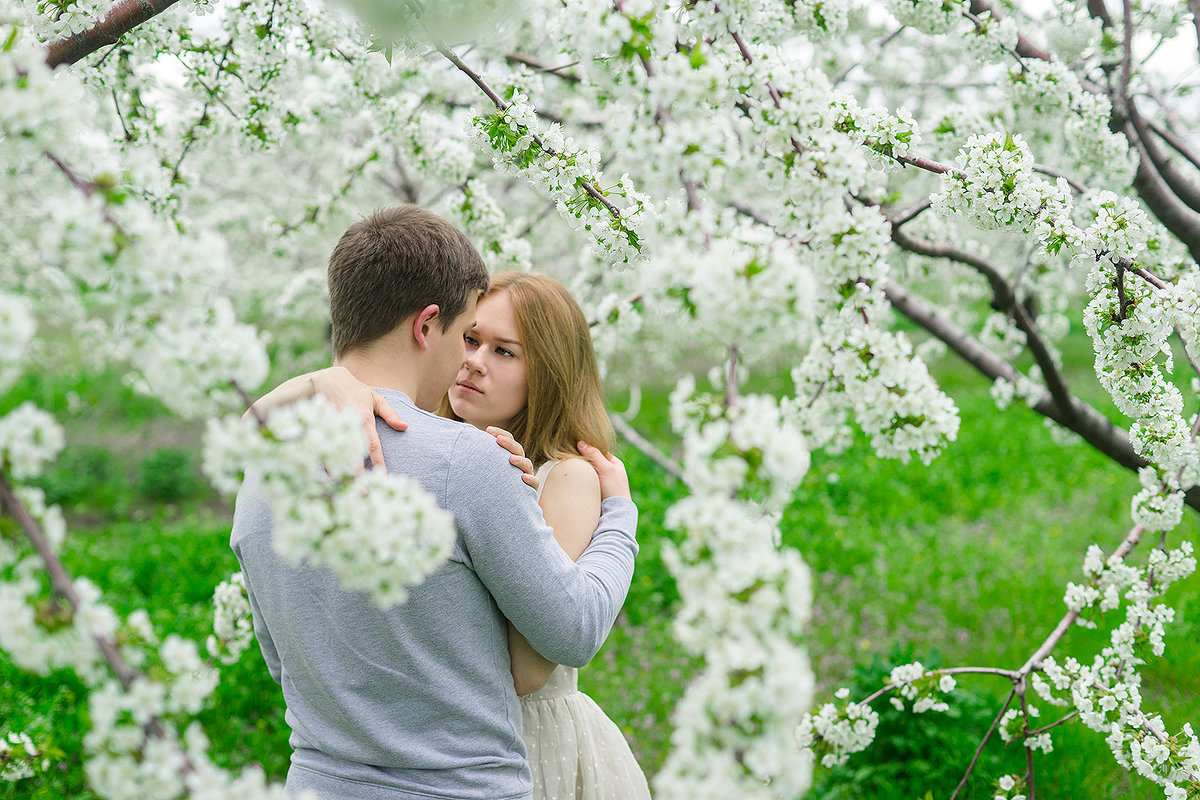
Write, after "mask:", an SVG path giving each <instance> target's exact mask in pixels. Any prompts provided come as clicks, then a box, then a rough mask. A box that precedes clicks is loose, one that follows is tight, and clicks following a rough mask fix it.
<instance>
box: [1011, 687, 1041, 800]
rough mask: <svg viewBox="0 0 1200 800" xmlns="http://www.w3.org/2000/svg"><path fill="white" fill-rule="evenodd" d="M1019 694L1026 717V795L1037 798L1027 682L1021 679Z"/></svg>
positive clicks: (1022, 714) (1032, 799)
mask: <svg viewBox="0 0 1200 800" xmlns="http://www.w3.org/2000/svg"><path fill="white" fill-rule="evenodd" d="M1016 689H1017V696H1018V697H1020V698H1021V716H1022V717H1024V718H1025V733H1026V739H1025V742H1026V745H1025V796H1026V797H1027V798H1029V800H1035V798H1036V797H1037V794H1036V792H1035V790H1034V786H1033V748H1032V747H1030V746H1029V744H1028V742H1029V738H1028V734H1029V705H1028V704H1027V703H1026V702H1025V682H1024V681H1021V682H1020V683H1018V684H1017V686H1016Z"/></svg>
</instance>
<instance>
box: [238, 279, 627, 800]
mask: <svg viewBox="0 0 1200 800" xmlns="http://www.w3.org/2000/svg"><path fill="white" fill-rule="evenodd" d="M475 319H476V324H475V327H474V328H472V329H471V331H470V332H469V333H468V334H467V336H466V350H467V356H466V361H465V363H464V364H463V366H462V368H461V369H460V370H459V373H458V377H457V379H456V381H455V383H454V385H453V386H452V387H451V389H450V391H449V393H448V395H447V396H446V398H445V400H444V401H443V403H442V409H441V411H442V414H443V415H444V416H449V417H453V418H455V419H459V420H462V421H464V422H467V423H469V424H471V425H474V426H476V427H478V428H481V429H485V430H487V431H488V432H490V433H492V434H493V435H495V436H497V439H498V440H499V441H500V442H501V443H502V444H505V446H507V447H509V449H512V450H514V455H513V461H514V463H518V462H520V461H522V459H521V453H520V446H518V445H515V444H513V440H515V441H516V442H520V443H521V444H523V445H524V455H525V456H526V457H527V458H528V459H529V461H530V462H532V465H533V466H535V467H536V468H537V471H536V477H537V479H538V480H537V483H538V484H539V490H538V501H539V503H540V505H541V507H542V512H543V514H544V516H545V518H546V522H547V523H548V524H549V525H550V526H551V527H552V528H553V529H554V538H555V539H556V540H557V541H558V543H559V545H560V546H561V547H562V548H563V550H564V551H566V553H567V555H569V556H570V557H571V558H572V559H578V558H579V556H580V555H581V554H582V553H583V551H584V550H585V549H586V548H587V546H588V543H589V542H590V541H591V535H592V532H593V531H594V530H595V527H596V523H597V521H598V520H599V518H600V483H599V478H598V477H597V475H596V472H595V470H594V469H593V468H592V467H591V465H590V464H589V463H588V462H587V461H585V460H584V459H581V458H580V457H579V455H578V450H577V449H576V446H577V444H578V443H581V442H582V443H584V444H585V445H586V446H590V447H594V448H598V449H600V450H601V451H603V452H604V453H609V452H611V451H612V440H613V432H612V426H611V424H610V423H609V421H608V416H607V413H606V412H605V409H604V402H603V397H602V391H601V388H600V375H599V370H598V369H597V366H596V356H595V352H594V351H593V349H592V342H591V337H590V334H589V332H588V324H587V320H586V319H585V317H584V315H583V311H582V310H581V309H580V308H579V304H578V303H577V302H575V299H574V298H573V297H571V295H570V293H569V292H568V291H567V290H566V288H565V287H564V286H563V285H562V284H560V283H559V282H558V281H555V280H554V279H552V278H549V277H546V276H544V275H533V274H529V273H523V272H505V273H501V274H499V275H497V276H495V277H494V278H493V280H492V284H491V288H490V289H489V290H488V292H487V294H486V295H485V296H484V297H483V298H482V299H481V300H480V301H479V305H478V307H477V309H476V314H475ZM296 380H297V379H293V381H289V384H293V386H295V384H294V382H295V381H296ZM300 380H301V383H302V384H303V386H305V387H309V388H308V389H307V391H310V392H317V393H321V394H327V395H330V396H333V397H348V396H351V395H354V394H360V395H361V393H362V392H363V387H362V385H361V384H358V382H357V381H356V380H354V378H353V377H351V376H350V374H349V373H348V372H346V371H344V370H334V371H329V372H321V373H315V374H314V375H313V376H310V377H309V378H307V379H303V378H302V379H300ZM350 384H353V385H350ZM288 394H290V395H291V396H292V397H294V396H295V392H294V391H293V392H289V393H288ZM264 400H268V403H267V405H268V406H269V405H273V404H274V403H273V402H270V401H269V398H264ZM261 404H263V401H261V400H260V401H259V403H257V404H256V406H259V407H261ZM381 404H382V406H384V407H386V403H382V401H380V402H378V403H376V408H377V410H379V411H382V412H384V413H382V414H381V416H383V417H384V418H385V419H387V421H388V422H389V424H393V426H396V424H397V421H396V420H395V419H394V418H395V414H394V412H391V409H390V407H389V408H386V410H385V409H384V408H380V405H381ZM388 412H391V413H390V417H392V418H391V419H388V416H389V413H388ZM371 427H372V429H373V427H374V426H373V424H372V425H371ZM510 431H511V433H509V432H510ZM508 633H509V654H510V657H511V662H512V674H513V683H514V685H515V687H516V690H517V694H518V695H520V696H521V709H522V717H523V722H524V739H525V744H526V750H527V752H528V759H529V765H530V769H531V770H532V772H533V783H534V795H533V796H534V798H535V800H570V798H575V800H643V799H645V800H648V798H649V796H650V793H649V790H648V788H647V786H646V778H645V776H644V775H643V774H642V771H641V769H640V768H639V767H638V765H637V761H636V760H635V759H634V757H633V754H632V752H631V751H630V749H629V745H628V744H627V743H626V741H625V738H624V737H623V736H622V735H621V732H620V730H619V729H618V728H617V726H616V725H615V724H614V723H613V722H612V721H611V720H610V719H609V718H608V717H607V716H605V714H604V712H603V711H602V710H601V709H600V707H599V706H598V705H596V703H595V702H594V701H593V700H592V699H591V698H590V697H588V696H587V695H585V694H583V693H582V692H580V691H579V690H578V671H577V670H576V669H574V668H572V667H564V666H560V665H557V664H554V663H553V662H550V661H548V660H546V659H545V658H543V657H542V656H541V655H540V654H538V653H537V652H536V651H534V650H533V648H532V647H530V646H529V644H528V643H527V642H526V641H525V639H524V637H522V636H521V634H520V633H518V632H517V630H516V629H515V628H513V626H512V625H511V624H510V625H509V629H508Z"/></svg>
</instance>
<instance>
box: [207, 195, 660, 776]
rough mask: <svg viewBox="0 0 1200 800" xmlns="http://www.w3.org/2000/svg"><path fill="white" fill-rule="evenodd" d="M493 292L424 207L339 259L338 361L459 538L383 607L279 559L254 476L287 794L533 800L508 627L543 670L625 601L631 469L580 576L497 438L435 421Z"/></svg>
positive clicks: (245, 538)
mask: <svg viewBox="0 0 1200 800" xmlns="http://www.w3.org/2000/svg"><path fill="white" fill-rule="evenodd" d="M487 285H488V278H487V272H486V270H485V268H484V266H483V262H482V260H481V259H480V257H479V254H478V253H477V252H476V251H475V249H474V248H473V247H472V246H471V244H470V242H469V241H468V240H467V239H466V237H465V236H464V235H463V234H462V233H461V232H459V231H458V230H456V229H455V228H454V227H453V226H451V225H449V224H448V223H446V222H445V221H444V220H442V219H440V218H439V217H437V216H435V215H433V214H431V213H429V212H427V211H424V210H422V209H419V208H416V207H415V206H404V207H400V208H394V209H390V210H387V211H383V212H380V213H378V214H375V215H374V216H372V217H370V218H368V219H366V220H363V221H361V222H359V223H356V224H355V225H352V226H350V228H349V229H348V230H347V231H346V233H345V234H344V235H343V236H342V239H341V241H340V242H339V243H338V245H337V247H336V248H335V250H334V252H333V255H332V256H331V257H330V261H329V294H330V313H331V318H332V325H333V342H334V353H335V362H336V363H337V364H339V365H341V366H342V367H345V368H347V369H349V370H350V372H351V373H352V374H353V375H354V376H355V377H357V378H358V379H359V380H361V381H363V382H365V383H367V384H368V385H371V386H375V387H378V388H379V391H380V394H382V395H383V397H384V398H385V399H386V400H387V401H388V402H389V403H390V404H391V405H392V406H393V407H394V408H395V409H396V410H397V411H399V412H400V416H401V417H402V418H403V419H404V420H405V421H407V422H408V429H407V431H406V432H404V433H398V432H396V431H394V430H391V429H390V428H388V427H386V426H384V425H382V424H381V425H380V427H379V428H378V430H379V436H380V440H381V445H382V453H381V456H382V457H383V458H384V459H386V463H387V465H388V469H389V470H391V471H400V472H404V473H406V474H408V475H410V476H412V477H414V478H415V479H417V480H418V481H420V482H421V484H422V485H423V486H424V487H425V488H426V489H427V490H428V491H430V492H431V493H432V494H433V495H434V496H435V497H436V498H437V500H438V502H439V503H440V504H441V505H442V507H444V508H446V509H448V510H449V511H451V512H452V513H453V514H454V517H455V521H456V523H457V526H458V539H457V542H456V544H455V548H454V553H453V555H452V556H451V558H450V561H449V562H448V563H447V564H446V565H445V566H443V567H442V568H441V569H439V570H437V571H436V572H434V573H433V574H432V575H431V576H430V577H429V578H428V579H427V580H426V581H425V582H424V583H423V584H421V585H420V586H418V587H415V588H414V589H412V591H411V592H410V597H409V600H408V601H407V602H406V603H405V604H404V605H402V606H399V607H397V608H393V609H389V610H386V611H383V610H380V609H379V608H377V607H375V606H374V605H372V603H371V601H370V600H369V599H368V598H367V597H366V596H365V595H363V594H360V593H351V592H347V591H345V590H343V589H342V588H341V587H340V586H339V585H338V582H337V580H336V579H335V578H334V577H333V575H332V574H331V573H330V572H329V571H328V570H326V569H325V568H312V567H308V566H306V565H304V566H301V567H299V568H292V567H289V566H288V565H286V564H285V563H284V562H283V561H282V560H281V559H280V558H279V557H278V556H276V555H275V553H274V552H273V550H272V548H271V543H270V535H271V522H270V515H269V510H268V509H267V508H266V505H265V503H264V502H263V500H262V499H261V498H260V497H259V496H258V495H257V494H256V492H255V481H254V479H253V477H247V480H246V483H245V485H244V486H243V487H242V491H241V492H240V493H239V495H238V502H237V508H236V511H235V513H234V525H233V534H232V537H231V544H232V546H233V549H234V552H235V553H236V554H237V556H238V560H239V561H240V562H241V565H242V571H243V573H244V575H245V580H246V588H247V591H248V593H249V595H250V603H251V608H252V610H253V613H254V629H255V633H256V635H257V636H258V640H259V644H260V645H261V647H262V651H263V656H264V657H265V659H266V661H267V666H268V669H269V670H270V672H271V675H272V676H273V677H274V678H275V679H276V680H277V681H278V682H279V683H280V685H281V687H282V689H283V696H284V700H285V702H286V704H287V712H286V719H287V722H288V724H289V726H290V727H291V729H292V735H291V740H290V742H291V745H292V748H293V754H292V766H291V769H290V770H289V772H288V781H287V788H288V790H289V791H291V792H299V791H302V790H313V791H315V792H316V793H317V795H319V796H320V797H321V798H322V800H341V799H342V798H346V799H347V800H348V799H349V798H355V800H429V799H430V798H443V799H448V798H455V799H456V800H475V799H478V800H484V798H486V799H487V800H508V799H509V798H513V799H518V800H519V799H520V798H529V797H530V796H531V780H530V775H529V768H528V766H527V765H526V763H525V757H524V756H525V753H524V744H523V742H522V740H521V716H520V707H519V705H518V701H517V697H516V693H515V691H514V689H513V684H512V675H511V673H510V671H509V656H508V648H507V636H506V623H505V619H506V618H507V619H508V620H511V621H512V623H513V624H514V626H515V627H516V628H517V630H519V631H520V632H521V633H522V634H524V636H525V637H526V639H527V640H528V641H529V643H530V644H531V645H533V647H534V649H536V650H537V651H539V652H540V653H542V654H543V655H544V656H546V657H547V658H549V659H551V660H552V661H555V662H558V663H563V664H569V665H576V666H582V665H583V664H586V663H587V662H588V661H590V660H591V658H592V657H593V656H594V655H595V654H596V652H597V651H598V650H599V648H600V646H601V645H602V644H603V642H604V639H605V637H606V636H607V634H608V632H609V630H610V628H611V626H612V623H613V621H614V620H615V619H616V615H617V612H618V611H619V609H620V606H621V603H622V602H624V598H625V594H626V592H627V591H628V589H629V580H630V577H631V576H632V571H633V558H634V555H635V554H636V552H637V544H636V542H635V539H634V529H635V526H636V517H637V511H636V509H635V508H634V506H633V504H632V502H630V500H629V490H628V483H627V481H626V480H625V478H624V472H623V470H619V469H617V470H609V472H608V473H607V474H606V475H605V474H602V482H601V489H602V491H603V492H604V494H605V495H606V499H605V500H604V501H603V503H602V511H603V514H602V516H601V519H600V522H599V525H598V527H597V530H596V533H595V535H594V537H593V539H592V543H591V545H590V546H589V547H588V549H587V550H586V551H585V552H584V554H583V555H582V556H581V557H580V558H579V560H578V562H577V563H572V562H571V560H570V559H569V558H568V557H567V556H566V554H565V553H563V551H562V549H561V548H560V547H559V546H558V545H557V544H556V543H555V542H554V540H553V538H552V533H551V531H550V529H549V528H547V527H546V524H545V522H544V521H543V519H542V516H541V512H540V510H539V508H538V506H537V502H536V497H535V493H534V492H533V491H532V490H530V488H529V487H528V486H526V485H525V484H524V483H523V482H522V479H521V475H520V472H519V471H518V470H516V469H515V468H513V467H512V466H511V465H510V464H509V460H508V454H507V453H506V452H505V451H504V450H502V449H500V448H499V447H497V446H496V442H495V440H494V439H493V438H492V437H491V436H490V435H488V434H486V433H484V432H481V431H479V430H476V429H475V428H472V427H470V426H468V425H464V424H462V423H457V422H453V421H450V420H447V419H443V418H441V417H438V416H436V415H434V414H432V413H430V412H432V411H433V410H434V409H435V408H436V407H437V405H438V403H439V402H440V401H441V399H442V397H443V396H444V395H445V393H446V391H447V389H448V388H449V387H450V385H451V384H452V383H453V381H454V378H455V376H456V374H457V372H458V369H459V367H460V365H461V364H462V363H463V360H464V345H463V335H464V334H465V333H466V332H467V331H468V330H470V328H471V327H472V324H473V322H474V308H475V304H476V301H477V300H478V299H479V296H480V293H481V292H482V291H483V290H485V289H486V288H487ZM603 466H605V465H601V467H602V468H603ZM613 495H616V496H613Z"/></svg>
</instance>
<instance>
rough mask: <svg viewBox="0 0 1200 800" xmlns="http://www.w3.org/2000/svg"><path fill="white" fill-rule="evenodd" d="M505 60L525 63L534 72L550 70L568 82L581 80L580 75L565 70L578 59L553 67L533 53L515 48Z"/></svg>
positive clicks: (549, 71)
mask: <svg viewBox="0 0 1200 800" xmlns="http://www.w3.org/2000/svg"><path fill="white" fill-rule="evenodd" d="M504 60H505V61H507V62H508V63H510V64H523V65H525V66H527V67H529V68H530V69H532V70H533V71H534V72H548V73H550V74H551V75H554V76H555V77H558V78H562V79H563V80H564V81H566V82H568V83H579V80H580V79H579V76H578V75H572V74H571V73H569V72H563V70H564V69H570V68H571V67H573V66H575V65H576V64H578V63H579V62H578V61H572V62H571V63H569V64H563V65H562V66H558V67H552V66H549V65H547V64H543V63H542V62H541V61H538V60H537V59H536V58H534V57H533V56H531V55H527V54H525V53H522V52H520V51H517V50H514V51H513V52H511V53H509V54H507V55H506V56H504Z"/></svg>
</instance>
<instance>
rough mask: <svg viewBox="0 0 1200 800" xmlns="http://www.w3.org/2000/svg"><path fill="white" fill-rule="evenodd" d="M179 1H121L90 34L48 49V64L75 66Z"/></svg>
mask: <svg viewBox="0 0 1200 800" xmlns="http://www.w3.org/2000/svg"><path fill="white" fill-rule="evenodd" d="M176 2H178V0H119V1H118V2H117V4H116V5H114V6H113V7H112V10H111V11H109V12H108V16H107V17H105V18H104V19H103V20H101V21H100V22H97V23H96V24H95V25H93V26H92V27H90V28H88V29H87V30H86V31H82V32H80V33H77V34H75V35H74V36H68V37H67V38H65V39H58V40H56V41H53V42H51V43H50V45H49V46H48V47H47V48H46V63H47V64H48V65H50V67H51V68H52V69H53V68H54V67H59V66H62V65H63V64H74V63H75V62H76V61H78V60H79V59H81V58H83V57H85V56H88V55H91V54H92V53H94V52H96V51H97V50H99V49H100V48H101V47H104V46H105V45H110V44H116V43H117V42H118V41H120V39H121V37H122V36H124V35H125V34H126V33H128V32H129V31H131V30H133V29H134V28H136V27H137V26H138V25H141V24H142V23H143V22H145V21H146V20H148V19H150V18H152V17H155V16H158V15H159V14H161V13H163V12H164V11H166V10H167V9H168V8H170V7H171V6H173V5H175V3H176Z"/></svg>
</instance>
